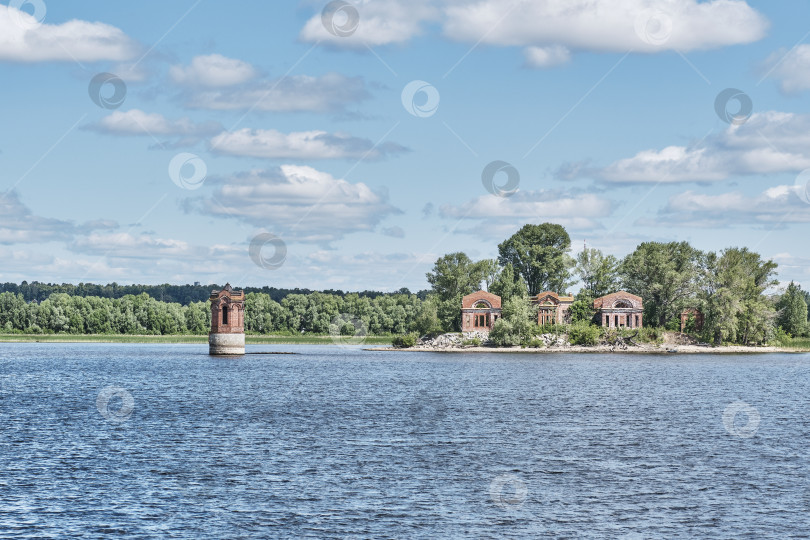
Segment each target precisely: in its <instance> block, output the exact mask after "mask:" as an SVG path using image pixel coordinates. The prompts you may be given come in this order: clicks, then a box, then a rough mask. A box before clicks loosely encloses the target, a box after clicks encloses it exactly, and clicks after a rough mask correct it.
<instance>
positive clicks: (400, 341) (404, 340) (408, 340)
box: [391, 334, 416, 349]
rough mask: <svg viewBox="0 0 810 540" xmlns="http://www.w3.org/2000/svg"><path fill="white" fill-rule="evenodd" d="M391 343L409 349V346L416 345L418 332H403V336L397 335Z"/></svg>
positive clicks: (398, 347) (399, 347)
mask: <svg viewBox="0 0 810 540" xmlns="http://www.w3.org/2000/svg"><path fill="white" fill-rule="evenodd" d="M391 343H392V344H393V345H394V347H396V348H397V349H407V348H408V347H413V346H414V345H416V334H403V335H401V336H396V337H395V338H394V339H393V340H392V341H391Z"/></svg>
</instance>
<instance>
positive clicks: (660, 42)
mask: <svg viewBox="0 0 810 540" xmlns="http://www.w3.org/2000/svg"><path fill="white" fill-rule="evenodd" d="M513 6H514V7H513ZM446 13H447V22H446V24H445V33H446V34H447V35H449V36H450V37H451V38H454V39H457V40H460V41H472V42H476V41H478V40H479V39H480V40H482V42H483V43H488V44H492V45H507V46H532V45H535V46H548V45H563V46H565V47H568V48H570V49H574V50H589V51H615V52H624V51H628V50H635V51H643V52H656V51H660V50H666V49H669V50H679V51H689V50H694V49H711V48H715V47H722V46H726V45H736V44H740V43H750V42H752V41H756V40H758V39H761V38H762V37H763V36H764V35H765V30H766V28H767V21H766V19H765V18H764V17H763V16H762V15H760V14H759V13H758V12H757V11H755V10H754V9H752V8H751V7H750V6H749V5H748V4H747V3H746V2H744V1H738V0H713V1H710V2H700V3H699V2H698V1H697V0H667V1H664V2H651V1H649V0H547V1H544V2H517V3H515V4H511V5H505V4H504V2H502V1H499V0H480V1H473V2H460V3H455V2H451V3H450V5H449V6H448V7H447V9H446ZM648 21H649V22H652V23H656V24H657V23H659V22H665V23H666V26H667V28H666V29H664V32H661V30H660V29H658V28H646V26H645V24H644V23H646V22H648ZM670 24H671V29H670V27H669V25H670ZM639 25H641V28H642V29H647V30H648V31H649V32H652V33H654V34H655V37H656V39H647V40H645V39H643V36H640V35H639V33H637V30H636V29H637V27H639ZM650 41H654V43H651V42H650Z"/></svg>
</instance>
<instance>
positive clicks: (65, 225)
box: [0, 190, 117, 244]
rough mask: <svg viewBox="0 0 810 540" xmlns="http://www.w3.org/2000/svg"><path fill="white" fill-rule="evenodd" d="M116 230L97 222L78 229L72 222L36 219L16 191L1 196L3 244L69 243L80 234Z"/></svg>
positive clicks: (0, 217) (1, 233)
mask: <svg viewBox="0 0 810 540" xmlns="http://www.w3.org/2000/svg"><path fill="white" fill-rule="evenodd" d="M115 227H117V224H116V223H115V222H112V221H104V220H95V221H89V222H87V223H84V224H82V225H79V226H77V225H76V224H75V223H74V222H72V221H66V220H62V219H54V218H46V217H41V216H37V215H35V214H34V213H33V212H31V210H30V209H29V208H28V207H27V206H25V205H24V204H23V202H22V201H21V200H20V197H19V194H18V193H17V192H16V191H13V190H12V191H6V192H0V244H27V243H38V242H50V241H59V240H61V241H65V240H70V239H71V238H73V236H74V235H75V234H77V233H81V232H89V231H93V230H98V229H111V228H115Z"/></svg>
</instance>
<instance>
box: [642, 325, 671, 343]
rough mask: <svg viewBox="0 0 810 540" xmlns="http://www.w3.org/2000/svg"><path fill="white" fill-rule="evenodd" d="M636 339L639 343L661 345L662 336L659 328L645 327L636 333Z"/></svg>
mask: <svg viewBox="0 0 810 540" xmlns="http://www.w3.org/2000/svg"><path fill="white" fill-rule="evenodd" d="M636 339H637V340H638V341H639V342H641V343H663V341H664V335H663V332H661V329H659V328H653V327H650V326H645V327H643V328H641V329H640V330H639V331H638V335H637V336H636Z"/></svg>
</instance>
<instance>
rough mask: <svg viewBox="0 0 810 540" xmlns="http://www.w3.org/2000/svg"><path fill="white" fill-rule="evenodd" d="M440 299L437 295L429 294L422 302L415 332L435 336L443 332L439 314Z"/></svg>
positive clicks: (415, 323) (415, 322)
mask: <svg viewBox="0 0 810 540" xmlns="http://www.w3.org/2000/svg"><path fill="white" fill-rule="evenodd" d="M438 304H439V299H438V298H437V297H436V295H435V294H429V295H428V296H427V298H426V299H425V300H424V301H422V304H421V305H420V306H419V309H418V311H417V314H416V320H415V321H414V330H415V331H416V332H417V333H418V334H419V335H420V336H424V335H427V334H435V333H439V332H441V331H442V324H441V321H439V312H438Z"/></svg>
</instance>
